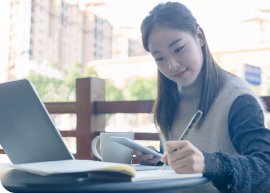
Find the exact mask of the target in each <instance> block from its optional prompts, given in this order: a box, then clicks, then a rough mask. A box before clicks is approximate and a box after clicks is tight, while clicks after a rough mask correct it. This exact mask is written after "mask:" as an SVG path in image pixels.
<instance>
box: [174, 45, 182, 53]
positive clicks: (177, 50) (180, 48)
mask: <svg viewBox="0 0 270 193" xmlns="http://www.w3.org/2000/svg"><path fill="white" fill-rule="evenodd" d="M183 48H184V46H181V47H178V48H176V49H175V50H174V53H179V52H181V50H182V49H183Z"/></svg>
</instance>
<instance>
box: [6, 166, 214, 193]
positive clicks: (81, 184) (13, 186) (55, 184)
mask: <svg viewBox="0 0 270 193" xmlns="http://www.w3.org/2000/svg"><path fill="white" fill-rule="evenodd" d="M208 181H209V180H208V179H207V178H204V177H196V178H189V179H173V180H172V179H168V180H147V181H138V182H130V181H123V182H112V181H107V182H106V181H104V180H97V179H88V180H80V178H78V177H76V178H74V177H73V178H66V179H63V177H61V179H60V180H59V177H57V176H54V177H52V178H46V180H44V177H42V176H38V175H35V174H30V173H27V172H22V171H18V170H11V171H10V172H8V173H7V174H6V175H5V176H4V177H3V178H2V185H3V186H4V187H5V188H6V189H7V190H8V191H10V192H89V193H99V192H103V193H105V192H108V193H109V192H110V193H113V192H119V193H124V192H133V193H136V192H145V191H147V192H148V193H150V192H155V193H156V192H170V191H173V190H180V189H188V188H193V187H197V186H200V185H203V184H205V183H208Z"/></svg>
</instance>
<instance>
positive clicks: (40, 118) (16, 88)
mask: <svg viewBox="0 0 270 193" xmlns="http://www.w3.org/2000/svg"><path fill="white" fill-rule="evenodd" d="M44 86H46V85H44ZM0 144H1V146H2V147H3V149H4V151H5V152H6V154H7V156H8V157H9V159H10V161H11V162H12V163H13V164H21V163H31V162H41V161H56V160H68V159H74V157H73V155H72V154H71V153H70V152H69V150H68V148H67V147H66V145H65V143H64V141H63V140H62V138H61V135H60V132H59V130H58V129H57V128H56V127H55V125H54V123H53V121H52V120H51V118H50V116H49V113H48V111H47V110H46V108H45V106H44V104H43V103H42V101H41V99H40V97H39V96H38V93H37V92H36V91H35V88H34V87H33V85H32V84H31V82H30V81H28V80H27V79H22V80H16V81H11V82H7V83H2V84H0Z"/></svg>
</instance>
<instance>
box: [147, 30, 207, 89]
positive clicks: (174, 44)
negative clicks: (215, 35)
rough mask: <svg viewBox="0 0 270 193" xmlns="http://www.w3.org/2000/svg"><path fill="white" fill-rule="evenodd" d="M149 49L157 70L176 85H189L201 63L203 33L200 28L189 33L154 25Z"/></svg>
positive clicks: (195, 77)
mask: <svg viewBox="0 0 270 193" xmlns="http://www.w3.org/2000/svg"><path fill="white" fill-rule="evenodd" d="M148 42H149V44H148V47H149V51H150V53H151V54H152V56H153V58H154V60H155V62H156V64H157V66H158V69H159V71H160V72H161V73H162V74H163V75H164V76H166V77H167V78H168V79H170V80H172V81H174V82H176V83H177V85H178V86H183V87H185V86H189V85H191V84H192V83H193V82H194V81H195V80H196V79H197V77H198V75H199V73H200V71H201V68H202V65H203V53H202V50H201V47H202V46H203V45H204V35H203V33H202V31H201V29H200V28H198V29H197V34H196V36H195V37H193V36H192V35H191V34H190V33H188V32H186V31H182V30H178V29H172V28H167V27H154V29H153V30H152V31H151V34H150V36H149V39H148Z"/></svg>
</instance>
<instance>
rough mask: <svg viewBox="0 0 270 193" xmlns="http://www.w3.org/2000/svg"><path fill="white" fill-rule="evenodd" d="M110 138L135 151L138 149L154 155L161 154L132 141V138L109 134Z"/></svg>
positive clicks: (159, 155)
mask: <svg viewBox="0 0 270 193" xmlns="http://www.w3.org/2000/svg"><path fill="white" fill-rule="evenodd" d="M110 138H111V139H112V140H114V141H115V142H117V143H120V144H122V145H124V146H126V147H128V148H130V149H133V150H135V151H140V152H142V153H145V154H152V155H153V156H154V157H161V156H162V154H161V153H158V152H156V151H154V150H152V149H150V148H148V147H145V146H143V145H141V144H139V143H136V142H134V141H133V140H131V139H129V138H126V137H115V136H111V137H110Z"/></svg>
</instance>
